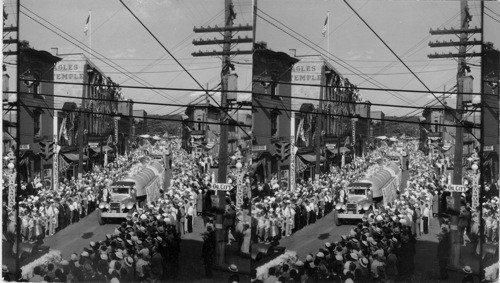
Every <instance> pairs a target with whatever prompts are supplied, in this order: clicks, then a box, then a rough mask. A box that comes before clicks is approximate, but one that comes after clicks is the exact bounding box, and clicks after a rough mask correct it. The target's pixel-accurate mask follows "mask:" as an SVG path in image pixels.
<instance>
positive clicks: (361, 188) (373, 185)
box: [335, 162, 401, 226]
mask: <svg viewBox="0 0 500 283" xmlns="http://www.w3.org/2000/svg"><path fill="white" fill-rule="evenodd" d="M400 184H401V170H400V169H399V165H396V164H395V163H394V162H389V163H387V164H386V165H385V166H383V167H382V168H380V169H379V170H378V171H376V172H375V173H373V174H372V175H371V176H366V177H365V178H362V179H360V180H358V181H356V182H353V183H351V184H349V185H348V186H347V188H346V189H345V197H344V199H340V200H339V201H338V202H337V204H336V205H335V211H336V217H335V224H336V225H337V226H339V225H341V224H342V222H343V221H346V220H349V219H355V220H361V219H362V218H363V216H364V215H365V214H367V213H369V212H370V211H371V210H373V209H374V208H378V207H379V206H380V204H387V203H391V202H393V201H394V200H395V199H396V196H397V191H399V188H400Z"/></svg>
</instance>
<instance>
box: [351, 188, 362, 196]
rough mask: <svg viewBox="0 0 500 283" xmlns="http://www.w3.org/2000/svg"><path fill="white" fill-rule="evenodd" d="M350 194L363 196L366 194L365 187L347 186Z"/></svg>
mask: <svg viewBox="0 0 500 283" xmlns="http://www.w3.org/2000/svg"><path fill="white" fill-rule="evenodd" d="M348 193H349V194H350V195H358V196H364V195H366V189H361V188H349V192H348Z"/></svg>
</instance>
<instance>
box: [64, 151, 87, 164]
mask: <svg viewBox="0 0 500 283" xmlns="http://www.w3.org/2000/svg"><path fill="white" fill-rule="evenodd" d="M62 155H63V156H64V157H66V158H67V159H68V160H69V161H71V162H78V161H79V160H80V154H79V153H72V152H67V153H63V154H62ZM87 159H89V157H88V156H87V155H85V154H84V155H83V161H85V160H87Z"/></svg>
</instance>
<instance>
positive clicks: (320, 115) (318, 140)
mask: <svg viewBox="0 0 500 283" xmlns="http://www.w3.org/2000/svg"><path fill="white" fill-rule="evenodd" d="M325 81H326V80H325V65H323V66H321V80H320V85H321V87H320V88H319V105H318V109H317V114H316V119H317V120H316V170H314V171H315V172H314V181H319V176H320V174H321V134H322V131H323V99H324V98H323V96H324V92H325V87H324V86H323V85H324V84H325Z"/></svg>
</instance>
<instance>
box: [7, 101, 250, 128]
mask: <svg viewBox="0 0 500 283" xmlns="http://www.w3.org/2000/svg"><path fill="white" fill-rule="evenodd" d="M24 106H26V107H39V106H40V105H29V104H25V105H24ZM44 109H48V110H55V111H66V112H77V113H84V114H95V115H104V116H112V117H117V116H121V115H120V114H113V113H104V112H96V111H89V110H65V109H63V108H56V107H44ZM4 110H6V109H4ZM126 116H127V117H131V118H140V119H144V116H135V115H126ZM146 119H148V120H161V121H172V122H186V123H200V124H211V125H225V126H231V125H235V124H234V123H220V122H204V121H194V120H179V119H171V118H160V117H151V116H148V117H147V118H146ZM236 123H237V122H236ZM239 126H240V127H246V128H250V127H252V126H251V125H241V124H240V125H239Z"/></svg>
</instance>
